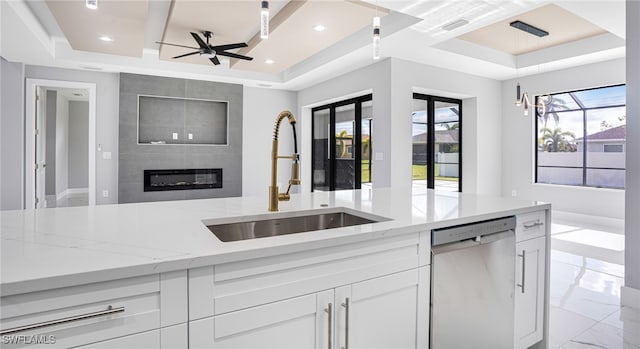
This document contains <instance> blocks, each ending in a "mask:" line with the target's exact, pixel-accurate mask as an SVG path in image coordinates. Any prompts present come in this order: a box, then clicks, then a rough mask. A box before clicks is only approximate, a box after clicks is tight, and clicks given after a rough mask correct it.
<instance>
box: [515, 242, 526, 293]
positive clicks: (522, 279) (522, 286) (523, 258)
mask: <svg viewBox="0 0 640 349" xmlns="http://www.w3.org/2000/svg"><path fill="white" fill-rule="evenodd" d="M518 257H522V275H521V276H520V283H519V284H517V285H516V286H518V287H520V289H522V293H524V280H525V276H524V273H525V270H526V269H525V265H526V264H525V263H526V257H527V254H526V251H525V250H522V254H519V255H518Z"/></svg>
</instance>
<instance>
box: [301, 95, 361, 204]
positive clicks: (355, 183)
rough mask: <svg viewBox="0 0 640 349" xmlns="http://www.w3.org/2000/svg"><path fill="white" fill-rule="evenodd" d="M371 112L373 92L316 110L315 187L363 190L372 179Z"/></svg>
mask: <svg viewBox="0 0 640 349" xmlns="http://www.w3.org/2000/svg"><path fill="white" fill-rule="evenodd" d="M371 115H372V114H371V95H367V96H362V97H358V98H353V99H349V100H346V101H342V102H338V103H333V104H329V105H324V106H321V107H317V108H314V109H313V110H312V118H313V123H312V124H313V130H312V133H313V143H312V153H313V160H312V163H313V169H312V176H313V178H312V180H313V187H312V190H317V191H327V190H340V189H360V188H361V184H362V183H363V182H365V183H366V182H370V181H371V176H370V173H371V172H370V171H371V162H370V159H371V119H372V118H371ZM363 124H364V126H363Z"/></svg>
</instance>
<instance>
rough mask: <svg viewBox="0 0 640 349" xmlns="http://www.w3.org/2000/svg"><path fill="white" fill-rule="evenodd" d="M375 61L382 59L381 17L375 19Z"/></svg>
mask: <svg viewBox="0 0 640 349" xmlns="http://www.w3.org/2000/svg"><path fill="white" fill-rule="evenodd" d="M373 59H380V17H378V16H376V17H373Z"/></svg>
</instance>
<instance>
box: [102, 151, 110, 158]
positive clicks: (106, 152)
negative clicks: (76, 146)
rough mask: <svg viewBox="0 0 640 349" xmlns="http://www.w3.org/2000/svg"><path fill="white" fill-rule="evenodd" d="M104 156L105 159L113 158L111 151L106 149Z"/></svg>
mask: <svg viewBox="0 0 640 349" xmlns="http://www.w3.org/2000/svg"><path fill="white" fill-rule="evenodd" d="M102 158H103V159H105V160H111V152H110V151H105V152H103V153H102Z"/></svg>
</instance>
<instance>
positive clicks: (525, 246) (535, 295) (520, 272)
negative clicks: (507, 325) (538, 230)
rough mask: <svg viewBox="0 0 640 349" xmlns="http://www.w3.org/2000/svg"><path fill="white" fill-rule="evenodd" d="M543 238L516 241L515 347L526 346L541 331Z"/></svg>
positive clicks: (542, 313) (543, 291)
mask: <svg viewBox="0 0 640 349" xmlns="http://www.w3.org/2000/svg"><path fill="white" fill-rule="evenodd" d="M545 244H546V238H545V237H538V238H535V239H530V240H525V241H521V242H518V243H516V253H517V258H516V283H517V285H516V290H515V348H518V349H520V348H528V347H530V346H531V345H533V344H535V343H537V342H539V341H540V340H542V338H543V335H544V328H543V324H544V317H545V316H544V299H545V268H546V246H545Z"/></svg>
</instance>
